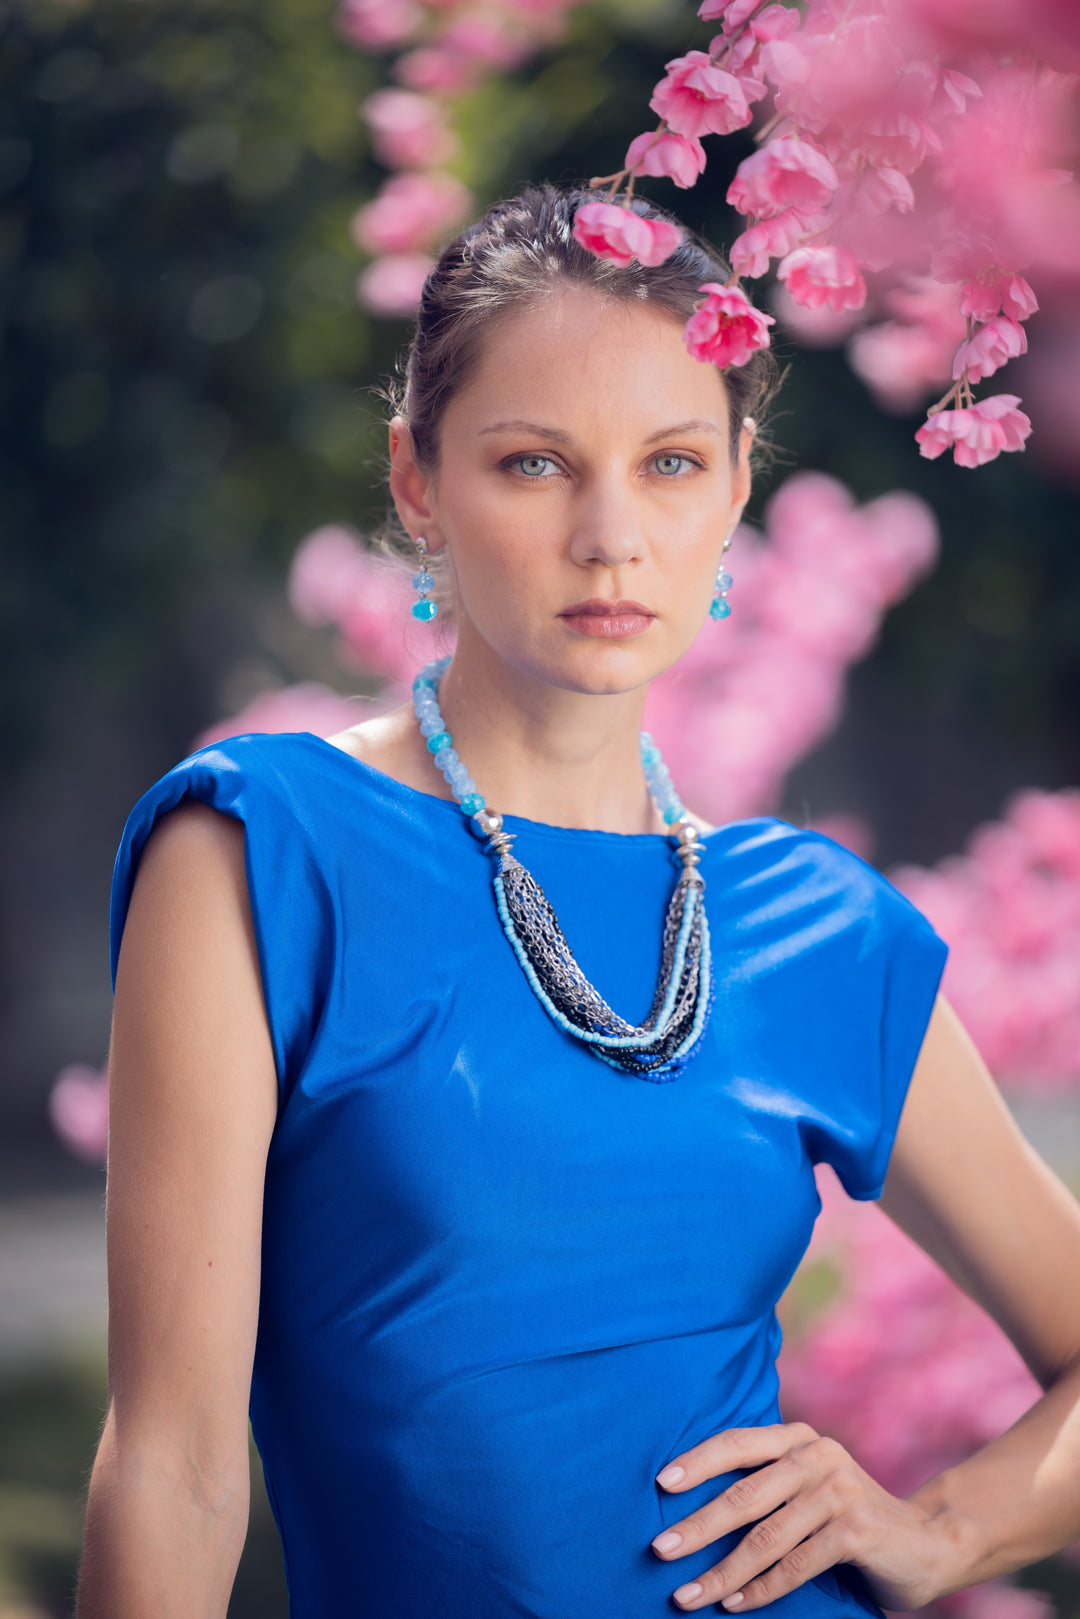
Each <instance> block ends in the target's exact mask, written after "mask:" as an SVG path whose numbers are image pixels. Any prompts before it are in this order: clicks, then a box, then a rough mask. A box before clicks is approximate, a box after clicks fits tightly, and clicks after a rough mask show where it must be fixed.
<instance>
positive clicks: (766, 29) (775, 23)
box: [750, 5, 800, 44]
mask: <svg viewBox="0 0 1080 1619" xmlns="http://www.w3.org/2000/svg"><path fill="white" fill-rule="evenodd" d="M799 22H800V18H799V13H798V12H797V11H796V10H795V9H794V7H792V6H780V5H775V6H766V7H765V8H764V10H763V11H759V12H758V14H757V16H756V17H752V18H751V20H750V32H751V33H752V34H753V36H754V38H755V39H756V40H759V41H760V42H761V43H762V44H766V43H767V42H768V41H769V40H773V39H789V38H790V37H791V35H792V34H794V33H795V32H796V30H797V29H798V27H799Z"/></svg>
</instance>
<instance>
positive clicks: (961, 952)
mask: <svg viewBox="0 0 1080 1619" xmlns="http://www.w3.org/2000/svg"><path fill="white" fill-rule="evenodd" d="M889 876H890V879H891V880H892V881H893V882H894V883H895V884H896V886H897V887H898V888H900V889H901V890H902V891H903V892H904V893H905V894H907V895H908V897H909V898H911V899H912V900H913V902H914V903H915V904H916V905H918V906H919V908H920V909H921V910H923V912H924V913H925V915H927V916H928V917H929V918H930V920H931V921H932V922H933V924H934V926H935V927H936V928H937V930H938V932H939V933H941V935H942V937H943V938H944V939H946V940H947V941H948V943H949V945H950V946H951V951H950V958H949V962H948V964H947V965H946V969H945V979H944V989H945V992H946V994H947V995H948V996H949V999H950V1001H951V1002H952V1004H953V1005H954V1006H955V1007H956V1009H957V1012H958V1013H959V1015H960V1017H961V1018H962V1019H963V1021H964V1023H965V1026H966V1027H967V1028H968V1029H969V1030H970V1032H971V1034H972V1037H973V1038H974V1040H975V1042H976V1044H977V1046H978V1047H979V1050H980V1051H981V1053H982V1055H983V1057H984V1058H985V1060H986V1062H987V1064H988V1065H989V1066H990V1068H991V1070H992V1072H993V1073H994V1074H995V1075H996V1076H997V1077H998V1079H999V1080H1000V1081H1001V1083H1002V1084H1003V1085H1006V1086H1007V1087H1009V1088H1010V1089H1027V1090H1040V1091H1044V1092H1050V1091H1052V1090H1054V1089H1059V1090H1060V1089H1063V1088H1065V1087H1071V1086H1075V1085H1076V1084H1077V1083H1078V1082H1080V1002H1078V999H1077V994H1076V985H1077V983H1078V982H1080V791H1078V790H1076V789H1066V790H1064V791H1059V792H1055V793H1048V792H1041V791H1038V790H1036V789H1031V788H1029V789H1026V790H1024V791H1022V792H1019V793H1015V794H1013V795H1012V797H1011V798H1010V799H1009V800H1008V802H1007V804H1006V806H1005V812H1004V816H1003V818H1002V819H1001V820H1000V821H995V822H988V823H985V824H984V825H982V826H980V827H977V828H976V829H975V831H974V832H973V833H972V834H971V836H970V837H969V838H968V841H967V845H966V847H965V849H964V851H963V853H962V854H960V855H953V856H950V857H949V858H948V859H946V860H943V861H941V862H939V864H938V865H937V866H936V867H934V868H933V869H931V870H925V869H923V868H921V867H917V866H903V867H898V868H896V869H895V870H893V871H891V872H890V873H889Z"/></svg>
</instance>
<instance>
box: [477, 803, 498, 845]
mask: <svg viewBox="0 0 1080 1619" xmlns="http://www.w3.org/2000/svg"><path fill="white" fill-rule="evenodd" d="M473 820H474V821H476V822H477V823H478V824H479V827H480V830H481V832H483V833H484V835H485V836H486V837H489V838H490V837H494V835H495V833H496V832H501V831H502V824H503V819H502V816H501V815H500V814H499V813H498V811H497V810H489V809H486V808H485V809H482V810H477V812H476V814H475V815H474V816H473Z"/></svg>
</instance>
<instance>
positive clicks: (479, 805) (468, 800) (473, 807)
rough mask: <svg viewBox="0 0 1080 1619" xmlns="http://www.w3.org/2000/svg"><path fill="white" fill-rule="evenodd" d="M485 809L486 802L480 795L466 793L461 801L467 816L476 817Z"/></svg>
mask: <svg viewBox="0 0 1080 1619" xmlns="http://www.w3.org/2000/svg"><path fill="white" fill-rule="evenodd" d="M483 807H484V800H483V799H482V798H481V797H480V794H479V793H466V794H465V797H464V798H463V799H462V800H461V808H462V811H463V812H464V813H465V814H466V815H475V814H476V812H477V810H482V809H483Z"/></svg>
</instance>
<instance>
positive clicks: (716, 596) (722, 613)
mask: <svg viewBox="0 0 1080 1619" xmlns="http://www.w3.org/2000/svg"><path fill="white" fill-rule="evenodd" d="M730 550H731V535H730V533H728V534H725V536H724V552H725V554H726V553H727V552H728V551H730ZM733 583H734V580H733V579H732V577H731V575H730V573H728V571H727V569H726V568H725V566H724V559H723V557H721V558H720V566H719V568H718V569H717V573H716V586H715V589H714V591H713V599H712V601H711V602H710V603H709V617H710V618H727V616H728V615H729V613H730V612H731V603H730V602H729V601H728V599H727V593H728V591H729V590H730V589H731V587H732V585H733Z"/></svg>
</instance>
